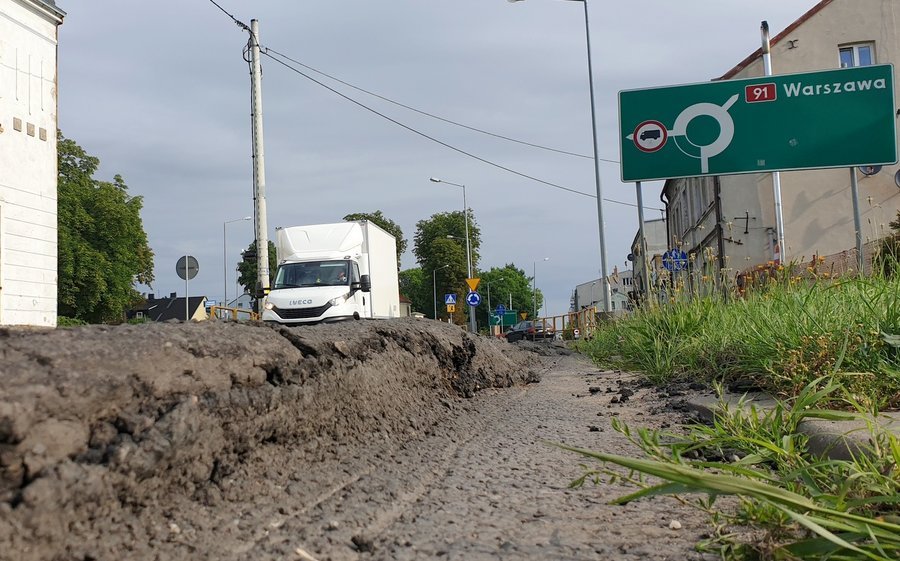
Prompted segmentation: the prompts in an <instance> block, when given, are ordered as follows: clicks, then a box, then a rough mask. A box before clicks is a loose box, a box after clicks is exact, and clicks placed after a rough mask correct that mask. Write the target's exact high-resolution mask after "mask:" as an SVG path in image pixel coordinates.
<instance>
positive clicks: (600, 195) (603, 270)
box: [507, 0, 610, 312]
mask: <svg viewBox="0 0 900 561" xmlns="http://www.w3.org/2000/svg"><path fill="white" fill-rule="evenodd" d="M507 1H508V2H513V3H514V2H521V1H522V0H507ZM567 1H569V2H581V3H582V4H584V34H585V37H586V39H587V65H588V85H589V86H590V92H591V131H592V133H593V140H594V183H595V185H596V189H597V222H598V226H599V230H600V274H601V276H602V280H603V311H605V312H609V311H610V294H609V277H608V276H607V274H606V236H605V235H604V232H603V230H604V224H603V189H602V186H601V184H600V156H599V154H598V153H597V110H596V107H595V104H594V70H593V64H591V26H590V24H589V22H588V2H587V0H567Z"/></svg>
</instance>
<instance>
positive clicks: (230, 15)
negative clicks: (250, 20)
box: [209, 0, 662, 211]
mask: <svg viewBox="0 0 900 561" xmlns="http://www.w3.org/2000/svg"><path fill="white" fill-rule="evenodd" d="M209 1H210V3H212V5H213V6H215V7H216V8H218V9H219V10H220V11H221V12H222V13H223V14H225V15H226V16H228V17H229V18H230V19H231V21H232V22H234V23H235V25H237V26H238V27H240V28H241V29H244V30H245V31H247V32H248V33H250V34H251V35H252V33H253V32H252V31H251V30H250V28H249V27H248V26H247V25H246V24H244V23H243V22H241V21H240V20H238V19H237V18H235V17H234V15H232V14H231V13H229V12H228V11H227V10H225V8H223V7H222V6H221V5H220V4H219V3H218V2H216V0H209ZM270 50H271V51H272V52H273V53H274V54H276V55H278V56H280V57H282V58H285V59H287V60H289V61H291V62H293V63H295V64H298V65H300V66H303V67H304V68H308V69H310V70H312V71H313V72H316V73H318V74H321V75H322V76H326V77H328V78H330V79H332V80H335V81H336V82H339V83H341V84H344V85H345V86H347V87H350V88H353V89H355V90H358V91H361V92H363V93H366V94H368V95H371V96H374V97H377V98H379V99H382V100H384V101H387V102H389V103H392V104H394V105H398V106H400V107H403V108H405V109H408V110H410V111H415V112H416V113H420V114H423V115H426V116H429V117H432V118H434V119H438V120H440V121H444V122H447V123H450V124H454V125H457V126H460V127H463V128H466V129H470V130H473V131H476V132H480V133H483V134H487V135H490V136H494V137H497V138H502V139H504V140H509V141H511V142H517V143H519V144H525V145H528V146H532V147H535V148H540V149H543V150H550V151H553V152H559V153H563V154H568V155H572V156H577V157H582V158H588V159H593V158H592V157H590V156H584V155H581V154H576V153H574V152H567V151H564V150H557V149H555V148H549V147H546V146H541V145H538V144H532V143H529V142H525V141H521V140H516V139H514V138H510V137H506V136H503V135H499V134H495V133H491V132H488V131H485V130H482V129H478V128H475V127H470V126H468V125H463V124H461V123H457V122H456V121H452V120H450V119H445V118H443V117H439V116H437V115H433V114H431V113H428V112H425V111H421V110H419V109H416V108H414V107H410V106H408V105H405V104H402V103H400V102H396V101H393V100H391V99H389V98H386V97H384V96H381V95H378V94H376V93H373V92H369V91H368V90H365V89H363V88H359V87H357V86H354V85H352V84H350V83H348V82H345V81H343V80H340V79H338V78H335V77H333V76H330V75H329V74H326V73H324V72H321V71H319V70H316V69H315V68H312V67H311V66H308V65H306V64H303V63H302V62H300V61H297V60H294V59H293V58H291V57H289V56H287V55H285V54H282V53H280V52H278V51H276V50H275V49H269V48H268V47H264V48H263V49H262V50H261V53H262V54H263V55H265V56H267V57H269V58H270V59H272V60H273V61H274V62H277V63H278V64H281V65H282V66H284V67H285V68H287V69H289V70H292V71H293V72H296V73H297V74H299V75H301V76H303V77H304V78H306V79H307V80H310V81H311V82H313V83H315V84H318V85H319V86H321V87H323V88H325V89H327V90H328V91H330V92H332V93H334V94H337V95H338V96H340V97H342V98H344V99H346V100H347V101H349V102H351V103H353V104H355V105H358V106H359V107H361V108H363V109H365V110H366V111H369V112H371V113H374V114H375V115H378V116H379V117H381V118H383V119H386V120H388V121H390V122H392V123H394V124H395V125H397V126H399V127H402V128H404V129H406V130H408V131H410V132H412V133H414V134H417V135H419V136H422V137H424V138H426V139H428V140H431V141H432V142H435V143H437V144H440V145H441V146H444V147H445V148H449V149H450V150H453V151H455V152H458V153H460V154H463V155H464V156H468V157H470V158H473V159H475V160H478V161H479V162H482V163H485V164H487V165H489V166H493V167H496V168H498V169H501V170H503V171H506V172H509V173H512V174H513V175H518V176H520V177H524V178H525V179H530V180H532V181H536V182H538V183H542V184H544V185H547V186H549V187H553V188H555V189H561V190H563V191H568V192H570V193H574V194H576V195H582V196H585V197H590V198H592V199H596V198H597V195H593V194H591V193H585V192H583V191H578V190H576V189H571V188H569V187H564V186H562V185H558V184H556V183H551V182H549V181H545V180H543V179H539V178H537V177H534V176H531V175H528V174H525V173H522V172H519V171H516V170H514V169H512V168H509V167H506V166H503V165H501V164H498V163H496V162H492V161H490V160H487V159H485V158H482V157H480V156H477V155H475V154H472V153H471V152H467V151H465V150H463V149H461V148H457V147H456V146H453V145H451V144H448V143H446V142H444V141H442V140H439V139H437V138H434V137H432V136H430V135H427V134H425V133H423V132H421V131H419V130H416V129H414V128H412V127H410V126H408V125H405V124H403V123H401V122H400V121H397V120H396V119H393V118H391V117H389V116H387V115H385V114H384V113H381V112H379V111H377V110H375V109H372V108H371V107H368V106H367V105H365V104H363V103H361V102H359V101H357V100H355V99H353V98H351V97H349V96H347V95H345V94H344V93H342V92H339V91H338V90H336V89H334V88H332V87H331V86H329V85H327V84H325V83H323V82H321V81H319V80H316V79H315V78H313V77H312V76H310V75H308V74H306V73H304V72H303V71H301V70H298V69H297V68H294V67H293V66H291V65H289V64H287V63H286V62H284V61H282V60H279V59H278V58H276V57H274V56H272V55H270V54H269V51H270ZM598 160H600V161H604V162H610V163H619V162H618V161H616V160H607V159H604V158H598ZM603 200H604V201H607V202H610V203H615V204H620V205H625V206H630V207H635V208H637V205H636V204H633V203H626V202H624V201H617V200H615V199H607V198H604V199H603ZM644 208H647V209H649V210H659V211H662V209H659V208H654V207H644Z"/></svg>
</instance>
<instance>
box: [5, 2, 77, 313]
mask: <svg viewBox="0 0 900 561" xmlns="http://www.w3.org/2000/svg"><path fill="white" fill-rule="evenodd" d="M64 15H65V14H64V13H63V12H62V11H61V10H60V9H59V8H57V7H56V3H55V2H54V1H53V0H0V325H28V326H40V327H53V326H55V325H56V305H57V301H56V299H57V290H56V282H57V266H56V263H57V210H56V200H57V197H56V176H57V164H56V127H57V114H56V107H57V83H56V48H57V29H58V27H59V25H60V24H61V23H62V20H63V16H64Z"/></svg>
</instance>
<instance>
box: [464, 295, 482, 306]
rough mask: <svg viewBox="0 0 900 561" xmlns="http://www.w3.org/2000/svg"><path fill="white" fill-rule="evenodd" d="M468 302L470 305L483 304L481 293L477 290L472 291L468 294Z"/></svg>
mask: <svg viewBox="0 0 900 561" xmlns="http://www.w3.org/2000/svg"><path fill="white" fill-rule="evenodd" d="M466 304H468V305H470V306H477V305H478V304H481V295H480V294H478V293H477V292H470V293H468V294H466Z"/></svg>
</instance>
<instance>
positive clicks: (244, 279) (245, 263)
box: [238, 240, 278, 295]
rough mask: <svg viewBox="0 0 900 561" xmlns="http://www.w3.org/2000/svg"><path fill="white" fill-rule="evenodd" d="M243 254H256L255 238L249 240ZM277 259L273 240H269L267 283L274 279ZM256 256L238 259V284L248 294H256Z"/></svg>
mask: <svg viewBox="0 0 900 561" xmlns="http://www.w3.org/2000/svg"><path fill="white" fill-rule="evenodd" d="M242 254H243V255H256V240H253V241H252V242H250V245H248V246H247V249H245V250H244V251H243V252H242ZM277 264H278V259H277V258H276V257H275V242H273V241H272V240H269V283H271V282H272V281H274V280H275V272H276V271H275V267H276V265H277ZM257 269H258V267H257V266H256V258H255V257H253V258H251V259H242V260H241V261H238V284H240V285H241V286H242V287H244V292H247V293H248V294H251V295H255V294H256V278H257V274H256V273H257Z"/></svg>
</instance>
